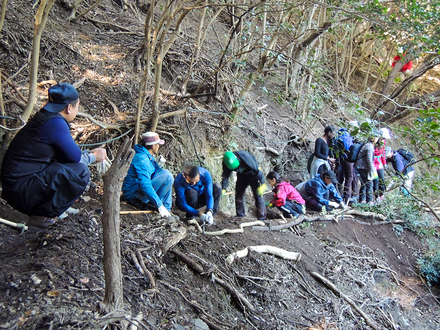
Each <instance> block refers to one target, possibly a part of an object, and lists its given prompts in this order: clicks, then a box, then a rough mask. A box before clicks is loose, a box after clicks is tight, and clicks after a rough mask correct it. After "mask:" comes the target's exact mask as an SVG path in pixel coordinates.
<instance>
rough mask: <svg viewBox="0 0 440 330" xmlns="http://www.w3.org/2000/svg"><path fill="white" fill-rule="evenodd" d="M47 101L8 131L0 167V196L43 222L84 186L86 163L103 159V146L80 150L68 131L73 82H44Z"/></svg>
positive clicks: (75, 97) (74, 105) (32, 222)
mask: <svg viewBox="0 0 440 330" xmlns="http://www.w3.org/2000/svg"><path fill="white" fill-rule="evenodd" d="M48 94H49V101H48V102H47V103H46V104H45V105H44V106H43V108H42V109H41V110H40V111H38V112H37V113H36V114H35V115H34V116H33V117H32V119H31V120H29V122H28V123H27V124H26V126H24V127H23V128H22V129H21V130H20V131H19V132H18V133H17V135H16V136H15V137H14V139H13V140H12V142H11V144H10V145H9V148H8V150H7V151H6V154H5V157H4V158H3V163H2V169H1V176H0V178H1V181H2V186H3V190H2V198H4V199H5V200H6V201H7V202H8V203H9V204H10V205H11V206H12V207H13V208H15V209H17V210H19V211H20V212H23V213H25V214H27V215H29V216H30V219H29V226H34V227H41V228H46V227H49V226H50V225H52V224H54V223H55V221H56V217H57V216H59V215H61V214H62V213H63V212H64V211H66V210H67V209H68V208H69V207H70V206H71V205H72V204H73V203H74V202H75V201H76V200H77V199H78V198H79V197H80V196H81V194H82V193H83V192H84V190H85V189H86V187H87V185H88V184H89V181H90V171H89V169H88V167H87V166H88V165H89V164H90V163H93V162H94V161H98V162H101V161H104V159H105V158H106V156H107V154H106V151H105V149H102V148H97V149H94V150H92V151H90V152H88V151H85V152H82V151H81V149H80V148H79V147H78V146H77V145H76V143H75V141H74V140H73V138H72V136H71V135H70V122H71V121H73V120H74V119H75V117H76V115H77V113H78V110H79V94H78V92H77V90H76V89H75V87H74V86H72V85H71V84H67V83H60V84H57V85H54V86H52V87H50V88H49V92H48Z"/></svg>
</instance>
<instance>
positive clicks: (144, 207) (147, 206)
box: [123, 198, 157, 211]
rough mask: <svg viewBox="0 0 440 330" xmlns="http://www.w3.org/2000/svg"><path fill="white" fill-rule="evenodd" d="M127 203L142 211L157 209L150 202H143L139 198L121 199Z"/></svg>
mask: <svg viewBox="0 0 440 330" xmlns="http://www.w3.org/2000/svg"><path fill="white" fill-rule="evenodd" d="M123 200H124V201H125V202H126V203H127V204H130V205H131V206H134V207H135V208H137V209H139V210H143V211H157V208H156V207H154V206H153V205H151V204H148V203H144V202H143V201H141V200H140V199H139V198H133V199H123Z"/></svg>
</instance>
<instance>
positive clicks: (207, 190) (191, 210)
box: [174, 165, 222, 224]
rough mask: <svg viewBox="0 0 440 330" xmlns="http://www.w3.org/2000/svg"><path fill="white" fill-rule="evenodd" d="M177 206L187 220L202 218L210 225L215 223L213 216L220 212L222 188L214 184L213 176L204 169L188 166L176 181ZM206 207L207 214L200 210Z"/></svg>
mask: <svg viewBox="0 0 440 330" xmlns="http://www.w3.org/2000/svg"><path fill="white" fill-rule="evenodd" d="M174 190H175V192H176V206H177V207H178V208H179V210H181V211H184V212H186V218H187V219H194V217H197V216H199V217H201V218H202V220H203V219H205V220H206V222H207V223H208V224H212V223H213V216H214V215H215V214H216V213H217V211H218V205H219V203H220V197H221V194H222V187H221V186H220V184H219V183H214V184H213V183H212V177H211V174H210V173H209V172H208V170H207V169H205V168H203V167H197V166H194V165H188V166H186V167H185V168H184V170H183V172H182V173H180V174H178V175H177V177H176V178H175V179H174ZM205 205H206V210H205V212H203V211H199V210H198V209H199V208H201V207H203V206H205Z"/></svg>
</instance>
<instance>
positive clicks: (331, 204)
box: [328, 202, 339, 209]
mask: <svg viewBox="0 0 440 330" xmlns="http://www.w3.org/2000/svg"><path fill="white" fill-rule="evenodd" d="M328 205H329V206H331V207H333V208H335V209H336V208H338V207H339V204H338V203H336V202H328Z"/></svg>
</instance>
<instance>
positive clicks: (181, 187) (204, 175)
mask: <svg viewBox="0 0 440 330" xmlns="http://www.w3.org/2000/svg"><path fill="white" fill-rule="evenodd" d="M199 172H200V181H199V182H197V183H196V184H195V185H192V186H191V185H189V183H188V182H186V180H185V178H184V177H183V173H180V174H179V175H177V177H176V178H175V179H174V190H175V191H176V206H177V207H178V208H179V209H180V210H183V211H185V212H186V213H190V214H192V215H194V216H197V215H199V211H197V210H196V209H194V208H192V207H191V206H189V205H188V204H187V203H186V196H185V192H186V191H187V190H189V189H195V190H197V196H200V195H201V194H205V196H206V208H207V209H210V210H212V209H213V207H214V196H213V194H212V177H211V173H209V172H208V170H207V169H205V168H203V167H199Z"/></svg>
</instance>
